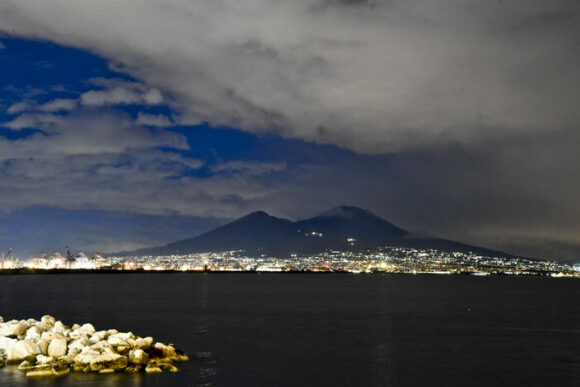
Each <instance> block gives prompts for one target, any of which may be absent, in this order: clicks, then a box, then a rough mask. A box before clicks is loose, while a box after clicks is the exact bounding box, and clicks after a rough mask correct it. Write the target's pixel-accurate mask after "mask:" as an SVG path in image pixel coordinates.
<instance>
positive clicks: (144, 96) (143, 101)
mask: <svg viewBox="0 0 580 387" xmlns="http://www.w3.org/2000/svg"><path fill="white" fill-rule="evenodd" d="M92 83H93V84H96V85H101V86H104V87H105V88H104V89H102V90H90V91H87V92H85V93H83V94H81V98H80V100H81V103H82V104H83V105H85V106H105V105H135V104H139V105H159V104H161V103H162V102H163V95H162V94H161V92H160V91H159V90H158V89H156V88H147V87H146V86H144V85H142V84H140V83H136V82H124V81H116V80H108V79H94V80H93V81H92Z"/></svg>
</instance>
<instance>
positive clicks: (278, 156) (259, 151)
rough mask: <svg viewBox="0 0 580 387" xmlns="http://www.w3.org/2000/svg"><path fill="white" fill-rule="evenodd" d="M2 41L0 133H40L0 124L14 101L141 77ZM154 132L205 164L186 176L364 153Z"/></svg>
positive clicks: (184, 130) (166, 110)
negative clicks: (175, 137)
mask: <svg viewBox="0 0 580 387" xmlns="http://www.w3.org/2000/svg"><path fill="white" fill-rule="evenodd" d="M1 41H2V43H3V45H4V46H5V47H4V48H3V49H1V50H0V68H1V69H2V71H0V90H1V92H2V94H1V95H0V136H2V137H4V138H6V139H9V140H15V139H18V138H24V137H27V136H30V135H32V134H34V133H38V132H39V130H38V129H37V128H28V129H24V130H22V129H21V130H10V129H9V128H6V127H2V126H1V122H7V121H9V120H11V119H14V118H15V117H16V115H17V114H8V113H7V112H6V109H7V108H8V107H9V106H10V105H12V104H13V103H17V102H20V101H22V100H24V99H27V98H29V99H31V100H33V101H35V102H36V103H37V104H42V103H45V102H48V101H51V100H54V99H56V98H78V97H79V96H80V94H81V93H83V92H86V91H88V90H92V89H97V88H98V87H95V85H91V84H90V83H89V82H88V80H89V79H91V78H96V77H100V78H114V79H122V80H127V81H137V80H136V79H134V78H132V77H131V76H129V75H127V74H123V73H120V72H118V71H115V70H113V69H112V68H111V66H109V62H108V61H107V59H105V58H102V57H100V56H97V55H94V54H92V53H90V52H87V51H84V50H80V49H76V48H71V47H63V46H60V45H57V44H53V43H50V42H45V41H36V40H26V39H15V38H2V39H1ZM109 108H110V107H109ZM113 108H114V109H116V110H119V111H123V112H125V113H128V114H129V115H130V116H131V117H133V118H137V116H138V115H139V113H148V114H155V115H160V114H161V115H164V116H167V117H171V116H172V115H173V114H174V113H175V112H173V111H172V109H171V108H170V107H168V106H166V105H157V106H143V105H135V104H130V105H117V106H114V107H113ZM57 114H68V113H67V112H61V113H57ZM151 130H171V131H173V132H177V133H180V134H182V135H183V136H185V137H186V138H187V140H188V143H189V145H190V148H191V149H189V150H175V149H171V148H162V149H161V150H163V151H167V152H177V153H180V154H181V155H182V156H185V157H191V158H196V159H201V160H202V161H204V166H203V167H201V168H199V169H194V170H191V171H188V172H186V175H194V176H198V177H204V176H211V175H212V172H211V168H212V166H213V165H215V164H217V163H221V162H227V161H232V160H252V161H257V162H284V163H286V164H287V166H288V167H289V168H292V167H294V166H297V165H301V164H329V163H333V162H336V161H338V160H340V161H341V162H349V161H351V160H354V159H360V157H363V156H360V155H355V154H354V153H352V152H350V151H346V150H342V149H339V148H337V147H335V146H327V145H317V144H312V143H307V142H304V141H300V140H289V139H284V138H282V137H280V136H277V135H274V134H272V135H254V134H251V133H248V132H243V131H240V130H237V129H235V128H214V127H212V126H211V125H210V124H208V123H204V124H201V125H196V126H175V127H171V128H168V129H167V128H166V129H159V128H152V129H151ZM176 177H177V178H178V177H179V176H176Z"/></svg>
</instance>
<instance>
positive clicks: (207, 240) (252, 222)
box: [119, 206, 509, 256]
mask: <svg viewBox="0 0 580 387" xmlns="http://www.w3.org/2000/svg"><path fill="white" fill-rule="evenodd" d="M379 246H399V247H415V248H423V249H426V248H433V249H439V250H445V251H463V252H468V251H471V252H474V253H479V254H486V255H496V256H509V255H508V254H505V253H501V252H498V251H494V250H489V249H485V248H482V247H477V246H470V245H466V244H462V243H459V242H454V241H450V240H446V239H440V238H434V237H425V236H420V235H417V234H413V233H411V232H409V231H407V230H404V229H402V228H399V227H397V226H396V225H394V224H392V223H390V222H388V221H386V220H385V219H383V218H381V217H379V216H377V215H375V214H373V213H372V212H370V211H367V210H364V209H362V208H358V207H349V206H340V207H336V208H333V209H331V210H328V211H326V212H323V213H321V214H319V215H317V216H315V217H313V218H310V219H304V220H299V221H296V222H292V221H290V220H287V219H282V218H276V217H274V216H271V215H268V214H267V213H265V212H264V211H257V212H252V213H251V214H248V215H246V216H244V217H242V218H240V219H238V220H235V221H233V222H231V223H228V224H226V225H224V226H221V227H218V228H216V229H214V230H212V231H209V232H207V233H205V234H202V235H199V236H196V237H193V238H189V239H184V240H181V241H177V242H173V243H170V244H167V245H165V246H160V247H153V248H146V249H140V250H136V251H131V252H123V253H119V255H171V254H189V253H201V252H210V251H212V252H218V251H231V250H245V251H246V253H247V254H248V255H260V254H267V255H275V256H288V255H290V254H294V253H296V254H305V253H319V252H323V251H325V250H329V249H333V250H360V249H370V248H375V247H379Z"/></svg>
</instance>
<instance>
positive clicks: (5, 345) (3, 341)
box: [0, 336, 18, 353]
mask: <svg viewBox="0 0 580 387" xmlns="http://www.w3.org/2000/svg"><path fill="white" fill-rule="evenodd" d="M17 342H18V340H16V339H11V338H10V337H2V336H0V350H4V351H5V352H6V353H9V352H10V351H11V350H12V347H13V346H14V344H16V343H17Z"/></svg>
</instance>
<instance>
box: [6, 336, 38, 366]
mask: <svg viewBox="0 0 580 387" xmlns="http://www.w3.org/2000/svg"><path fill="white" fill-rule="evenodd" d="M35 357H36V344H35V343H34V341H32V340H22V341H19V342H17V343H16V344H14V345H13V346H12V348H11V350H10V351H9V352H8V359H7V360H8V362H9V363H18V362H21V361H23V360H28V359H30V358H35Z"/></svg>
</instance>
